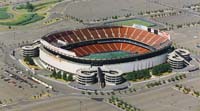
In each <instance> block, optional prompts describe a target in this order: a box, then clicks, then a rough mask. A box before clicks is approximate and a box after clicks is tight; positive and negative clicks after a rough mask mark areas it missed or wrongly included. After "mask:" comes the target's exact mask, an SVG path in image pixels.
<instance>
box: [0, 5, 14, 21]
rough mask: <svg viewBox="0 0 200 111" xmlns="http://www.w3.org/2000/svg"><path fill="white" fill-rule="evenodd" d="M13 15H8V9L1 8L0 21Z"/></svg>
mask: <svg viewBox="0 0 200 111" xmlns="http://www.w3.org/2000/svg"><path fill="white" fill-rule="evenodd" d="M9 18H11V14H9V13H7V7H4V8H0V19H9Z"/></svg>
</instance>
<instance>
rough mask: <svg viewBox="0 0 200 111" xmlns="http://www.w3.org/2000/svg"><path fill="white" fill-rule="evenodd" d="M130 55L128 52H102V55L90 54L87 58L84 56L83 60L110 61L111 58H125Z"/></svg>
mask: <svg viewBox="0 0 200 111" xmlns="http://www.w3.org/2000/svg"><path fill="white" fill-rule="evenodd" d="M130 55H132V54H131V53H129V52H123V51H115V52H104V53H96V54H90V55H88V56H85V58H90V59H111V58H121V57H127V56H130Z"/></svg>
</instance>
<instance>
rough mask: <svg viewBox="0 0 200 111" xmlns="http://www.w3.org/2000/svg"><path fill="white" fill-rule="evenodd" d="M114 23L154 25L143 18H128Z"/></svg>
mask: <svg viewBox="0 0 200 111" xmlns="http://www.w3.org/2000/svg"><path fill="white" fill-rule="evenodd" d="M114 24H117V25H127V26H132V25H133V24H138V25H143V26H147V27H151V26H155V24H153V23H151V22H148V21H145V20H141V19H130V20H123V21H117V22H114Z"/></svg>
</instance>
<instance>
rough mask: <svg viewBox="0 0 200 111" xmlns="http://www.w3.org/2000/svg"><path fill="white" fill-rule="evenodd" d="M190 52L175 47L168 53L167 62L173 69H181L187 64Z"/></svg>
mask: <svg viewBox="0 0 200 111" xmlns="http://www.w3.org/2000/svg"><path fill="white" fill-rule="evenodd" d="M190 60H191V57H190V52H189V51H188V50H185V49H176V50H174V51H173V52H172V53H170V54H169V55H168V62H169V64H170V65H171V67H172V68H173V69H182V68H184V67H185V66H187V65H189V64H190V63H189V61H190Z"/></svg>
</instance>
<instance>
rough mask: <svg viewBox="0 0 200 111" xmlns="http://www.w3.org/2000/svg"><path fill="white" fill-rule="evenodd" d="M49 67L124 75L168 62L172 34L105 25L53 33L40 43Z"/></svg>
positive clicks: (69, 70) (42, 55)
mask: <svg viewBox="0 0 200 111" xmlns="http://www.w3.org/2000/svg"><path fill="white" fill-rule="evenodd" d="M40 42H41V47H40V54H39V58H40V60H41V61H42V63H43V64H44V66H45V68H47V69H49V70H60V71H63V72H68V73H71V74H77V71H78V70H80V69H90V68H92V69H94V68H96V69H97V68H102V69H106V70H112V71H113V70H119V71H121V72H122V74H123V73H126V72H132V71H137V70H142V69H148V68H151V67H153V66H156V65H159V64H162V63H165V62H166V60H167V55H168V53H169V52H170V49H171V45H172V42H171V40H170V35H169V34H167V33H165V32H161V31H159V30H154V29H151V28H148V27H145V26H141V25H133V26H103V27H102V26H101V27H89V28H83V29H76V30H68V31H57V32H52V33H49V34H47V35H45V36H44V37H42V39H41V40H40Z"/></svg>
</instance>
